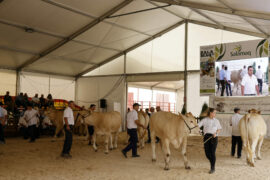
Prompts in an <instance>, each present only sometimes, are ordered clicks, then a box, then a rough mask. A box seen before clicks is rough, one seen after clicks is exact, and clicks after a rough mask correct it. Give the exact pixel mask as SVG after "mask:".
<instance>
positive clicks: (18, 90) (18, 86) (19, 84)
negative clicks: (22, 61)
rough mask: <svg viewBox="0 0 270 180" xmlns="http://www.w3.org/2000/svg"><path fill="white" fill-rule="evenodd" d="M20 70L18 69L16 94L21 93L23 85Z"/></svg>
mask: <svg viewBox="0 0 270 180" xmlns="http://www.w3.org/2000/svg"><path fill="white" fill-rule="evenodd" d="M20 82H21V81H20V71H16V89H15V96H17V95H18V93H20V89H21V88H20V86H21V83H20Z"/></svg>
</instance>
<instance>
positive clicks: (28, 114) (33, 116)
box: [23, 102, 39, 142]
mask: <svg viewBox="0 0 270 180" xmlns="http://www.w3.org/2000/svg"><path fill="white" fill-rule="evenodd" d="M32 106H33V104H32V103H30V102H29V103H28V104H27V110H26V111H25V113H24V115H23V118H24V119H25V121H26V122H27V124H28V132H29V135H30V142H35V140H36V127H37V123H38V122H39V113H38V111H37V110H35V109H33V107H32Z"/></svg>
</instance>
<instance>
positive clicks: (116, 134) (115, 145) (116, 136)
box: [113, 131, 118, 149]
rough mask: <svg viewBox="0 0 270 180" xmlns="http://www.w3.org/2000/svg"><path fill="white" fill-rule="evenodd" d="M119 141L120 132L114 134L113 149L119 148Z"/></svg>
mask: <svg viewBox="0 0 270 180" xmlns="http://www.w3.org/2000/svg"><path fill="white" fill-rule="evenodd" d="M117 141H118V131H117V132H116V133H115V134H114V145H113V148H114V149H116V148H117Z"/></svg>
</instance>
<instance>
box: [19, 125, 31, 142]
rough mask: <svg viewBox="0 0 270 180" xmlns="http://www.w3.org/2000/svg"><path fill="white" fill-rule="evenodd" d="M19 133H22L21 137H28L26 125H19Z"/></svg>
mask: <svg viewBox="0 0 270 180" xmlns="http://www.w3.org/2000/svg"><path fill="white" fill-rule="evenodd" d="M20 133H21V135H23V138H24V139H28V137H29V133H28V128H27V127H24V126H23V127H21V128H20Z"/></svg>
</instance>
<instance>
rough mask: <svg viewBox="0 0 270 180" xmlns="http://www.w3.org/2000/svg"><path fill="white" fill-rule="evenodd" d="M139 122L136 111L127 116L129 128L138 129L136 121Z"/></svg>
mask: <svg viewBox="0 0 270 180" xmlns="http://www.w3.org/2000/svg"><path fill="white" fill-rule="evenodd" d="M136 120H138V113H137V111H136V110H134V109H133V110H132V111H130V112H129V113H128V114H127V128H128V129H134V128H137V124H136V123H135V121H136Z"/></svg>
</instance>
